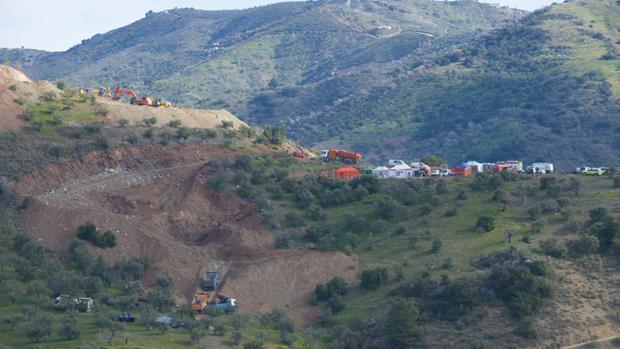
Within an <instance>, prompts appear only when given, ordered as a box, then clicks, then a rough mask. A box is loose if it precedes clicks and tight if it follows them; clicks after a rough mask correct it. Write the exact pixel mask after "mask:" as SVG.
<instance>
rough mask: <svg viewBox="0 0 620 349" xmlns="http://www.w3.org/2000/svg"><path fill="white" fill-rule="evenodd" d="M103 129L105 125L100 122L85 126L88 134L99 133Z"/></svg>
mask: <svg viewBox="0 0 620 349" xmlns="http://www.w3.org/2000/svg"><path fill="white" fill-rule="evenodd" d="M102 129H103V124H101V123H99V122H94V123H90V124H87V125H85V126H84V131H86V133H91V134H95V133H99V132H101V130H102Z"/></svg>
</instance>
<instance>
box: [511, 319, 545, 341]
mask: <svg viewBox="0 0 620 349" xmlns="http://www.w3.org/2000/svg"><path fill="white" fill-rule="evenodd" d="M514 333H515V334H516V335H517V336H520V337H523V338H527V339H537V338H538V337H540V333H539V332H538V329H537V328H536V326H534V323H533V321H532V320H531V319H521V320H520V321H519V322H518V323H517V326H516V328H515V331H514Z"/></svg>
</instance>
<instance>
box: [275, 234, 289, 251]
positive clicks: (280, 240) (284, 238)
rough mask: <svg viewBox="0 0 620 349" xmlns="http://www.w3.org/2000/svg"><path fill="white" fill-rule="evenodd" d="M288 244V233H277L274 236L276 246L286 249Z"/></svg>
mask: <svg viewBox="0 0 620 349" xmlns="http://www.w3.org/2000/svg"><path fill="white" fill-rule="evenodd" d="M289 246H290V238H289V236H288V235H279V236H277V237H276V248H277V249H286V248H289Z"/></svg>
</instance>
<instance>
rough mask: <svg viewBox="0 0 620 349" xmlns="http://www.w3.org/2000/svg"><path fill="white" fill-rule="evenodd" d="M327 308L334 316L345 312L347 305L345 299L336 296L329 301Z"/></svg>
mask: <svg viewBox="0 0 620 349" xmlns="http://www.w3.org/2000/svg"><path fill="white" fill-rule="evenodd" d="M327 307H328V308H329V310H331V312H332V313H333V314H337V313H340V312H342V311H343V310H344V308H345V307H346V303H345V302H344V299H342V296H340V295H338V294H336V295H334V296H332V297H330V298H329V299H328V300H327Z"/></svg>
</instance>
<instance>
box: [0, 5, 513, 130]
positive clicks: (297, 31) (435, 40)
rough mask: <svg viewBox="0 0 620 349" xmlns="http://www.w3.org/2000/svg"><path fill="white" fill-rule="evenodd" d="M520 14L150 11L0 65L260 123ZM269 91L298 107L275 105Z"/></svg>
mask: <svg viewBox="0 0 620 349" xmlns="http://www.w3.org/2000/svg"><path fill="white" fill-rule="evenodd" d="M347 3H349V5H348V6H347ZM523 15H524V12H522V11H517V10H512V9H508V8H497V7H494V6H490V5H488V4H483V3H477V2H474V1H457V2H452V1H451V2H438V1H431V0H410V1H395V0H388V1H372V0H353V1H350V2H347V1H345V0H339V1H306V2H301V1H300V2H286V3H280V4H275V5H269V6H262V7H256V8H252V9H247V10H240V11H215V12H214V11H200V10H194V9H175V10H169V11H163V12H160V13H149V14H148V15H147V16H146V17H145V18H143V19H142V20H140V21H137V22H135V23H133V24H130V25H128V26H126V27H123V28H119V29H116V30H113V31H111V32H109V33H104V34H100V35H96V36H94V37H93V38H90V39H88V40H84V41H83V42H82V43H81V44H79V45H77V46H75V47H73V48H71V49H70V50H68V51H66V52H55V53H43V52H41V51H35V50H0V59H2V60H9V61H11V62H13V63H15V64H20V65H21V66H23V68H24V70H25V71H26V72H28V73H29V74H30V75H31V76H33V77H34V78H36V79H45V80H50V81H52V80H60V79H64V80H67V81H69V82H71V83H73V84H75V85H82V86H100V85H106V86H114V85H116V84H118V83H121V84H127V85H130V86H132V87H134V88H136V89H137V90H139V91H140V92H142V93H144V94H151V95H158V96H163V97H166V98H168V99H170V100H171V101H173V102H175V103H177V104H180V105H183V106H191V107H200V108H206V109H212V108H214V109H221V108H225V109H228V110H230V111H231V112H233V113H234V114H235V115H239V116H240V117H242V118H243V119H244V120H246V121H247V120H250V121H252V122H254V123H256V124H259V125H265V124H274V123H276V122H280V121H285V120H289V119H291V118H296V117H298V116H303V115H304V114H306V113H309V112H312V111H316V110H320V109H321V108H323V107H324V106H325V105H326V104H332V103H334V102H335V101H336V100H338V99H339V98H341V97H342V96H343V95H347V94H356V93H358V91H359V90H360V88H362V86H363V88H365V89H370V90H372V88H373V87H372V86H375V85H383V84H386V83H387V84H390V83H391V80H392V77H391V74H393V71H394V69H395V68H397V67H398V66H399V65H400V62H399V60H400V59H401V58H403V57H407V56H413V57H424V56H426V55H429V54H433V53H434V52H435V51H436V50H437V49H438V48H440V47H443V46H445V45H448V43H453V42H464V41H467V40H468V39H469V38H471V37H472V36H474V35H476V34H477V33H478V34H479V33H481V32H485V31H487V30H490V29H493V28H498V27H501V26H504V25H506V23H509V22H510V21H513V20H516V19H519V18H521V17H522V16H523ZM388 63H389V64H388ZM383 65H385V66H383ZM368 71H371V73H368ZM341 74H345V75H349V74H355V75H356V76H357V78H356V80H355V81H353V80H352V81H350V82H349V83H348V86H338V85H337V84H336V85H334V82H333V77H334V76H340V75H341ZM306 88H310V89H311V91H310V92H308V95H307V96H306V90H307V89H306ZM334 92H336V93H334ZM272 94H273V95H275V96H284V97H293V98H292V99H294V101H292V102H291V103H290V105H288V106H287V107H286V108H272V104H271V101H270V100H271V98H272V97H271V95H272ZM295 96H298V97H299V98H294V97H295ZM287 103H288V101H287ZM315 141H317V139H314V140H312V142H315Z"/></svg>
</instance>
